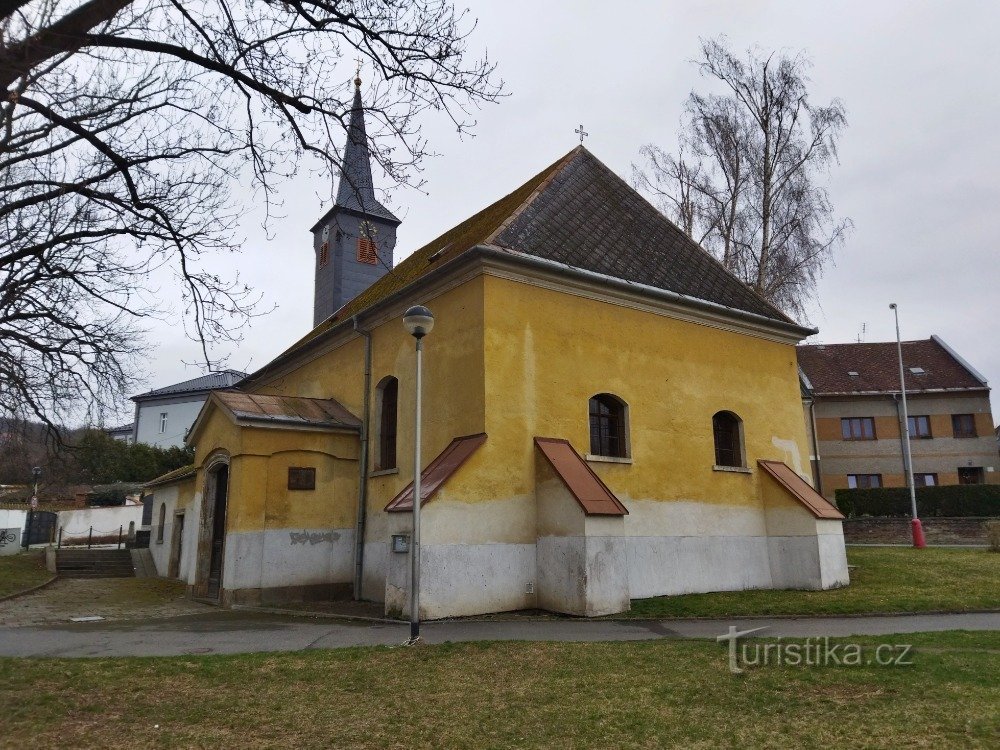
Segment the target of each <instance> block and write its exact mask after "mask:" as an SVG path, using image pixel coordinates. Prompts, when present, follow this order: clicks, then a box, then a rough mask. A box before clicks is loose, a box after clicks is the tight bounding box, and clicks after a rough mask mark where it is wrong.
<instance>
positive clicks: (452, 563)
mask: <svg viewBox="0 0 1000 750" xmlns="http://www.w3.org/2000/svg"><path fill="white" fill-rule="evenodd" d="M409 582H410V556H409V555H408V554H398V553H392V552H390V553H389V573H388V576H387V580H386V587H385V592H386V593H385V606H386V612H387V613H388V614H392V615H399V616H404V617H408V616H409V612H410V608H409V589H410V586H409ZM529 584H530V586H531V588H532V590H534V587H535V545H534V544H470V545H462V544H430V545H426V544H425V545H422V548H421V552H420V617H421V619H428V620H433V619H438V618H442V617H463V616H468V615H477V614H484V613H487V612H505V611H510V610H516V609H529V608H532V607H534V606H535V595H534V593H529V592H528V587H529Z"/></svg>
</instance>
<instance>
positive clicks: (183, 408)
mask: <svg viewBox="0 0 1000 750" xmlns="http://www.w3.org/2000/svg"><path fill="white" fill-rule="evenodd" d="M245 377H246V373H244V372H237V371H236V370H223V371H222V372H213V373H210V374H208V375H202V376H201V377H198V378H193V379H191V380H185V381H183V382H181V383H175V384H174V385H168V386H166V387H164V388H157V389H155V390H152V391H148V392H146V393H140V394H139V395H138V396H133V397H132V400H133V401H134V402H135V422H134V426H133V428H132V440H133V442H137V443H146V444H147V445H155V446H158V447H160V448H171V447H178V448H180V447H183V445H184V436H185V435H187V431H188V430H189V429H191V425H192V424H194V420H195V417H197V416H198V412H199V411H201V405H202V404H203V403H205V399H207V398H208V394H209V393H211V392H212V391H215V390H220V389H224V388H232V387H233V386H234V385H236V384H237V383H239V382H240V381H241V380H243V378H245Z"/></svg>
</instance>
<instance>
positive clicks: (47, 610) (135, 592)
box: [0, 578, 215, 627]
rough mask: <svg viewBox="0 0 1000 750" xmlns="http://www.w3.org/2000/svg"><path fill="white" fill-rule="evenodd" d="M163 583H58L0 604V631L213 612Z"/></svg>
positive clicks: (173, 585)
mask: <svg viewBox="0 0 1000 750" xmlns="http://www.w3.org/2000/svg"><path fill="white" fill-rule="evenodd" d="M214 609H215V608H214V607H212V606H211V605H207V604H200V603H198V602H193V601H191V600H189V599H186V598H185V597H184V585H183V584H182V583H179V582H177V581H169V580H165V579H162V578H60V579H58V580H56V581H55V582H54V583H52V584H50V585H48V586H46V587H45V588H43V589H40V590H39V591H36V592H34V593H32V594H25V595H24V596H18V597H15V598H14V599H9V600H7V601H5V602H0V627H21V626H25V625H41V624H45V623H58V622H68V621H69V620H70V618H72V617H88V616H89V617H92V616H99V617H103V618H104V619H105V620H145V619H152V618H163V617H176V616H178V615H190V614H197V613H200V612H207V611H212V610H214Z"/></svg>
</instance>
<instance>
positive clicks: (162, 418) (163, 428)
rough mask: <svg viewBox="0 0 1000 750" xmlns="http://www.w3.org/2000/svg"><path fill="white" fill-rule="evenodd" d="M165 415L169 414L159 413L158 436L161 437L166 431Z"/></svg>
mask: <svg viewBox="0 0 1000 750" xmlns="http://www.w3.org/2000/svg"><path fill="white" fill-rule="evenodd" d="M167 414H169V412H165V411H161V412H160V434H161V435H162V434H163V433H165V432H166V431H167Z"/></svg>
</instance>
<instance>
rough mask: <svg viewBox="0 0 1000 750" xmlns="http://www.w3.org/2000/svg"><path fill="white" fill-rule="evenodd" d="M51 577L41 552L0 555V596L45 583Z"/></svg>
mask: <svg viewBox="0 0 1000 750" xmlns="http://www.w3.org/2000/svg"><path fill="white" fill-rule="evenodd" d="M51 577H52V574H51V573H49V571H48V570H47V569H46V567H45V555H44V554H43V553H40V552H26V553H23V554H20V555H4V556H3V557H0V598H2V597H5V596H9V595H10V594H16V593H17V592H18V591H23V590H24V589H30V588H31V587H32V586H37V585H38V584H40V583H45V582H46V581H47V580H49V579H50V578H51Z"/></svg>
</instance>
